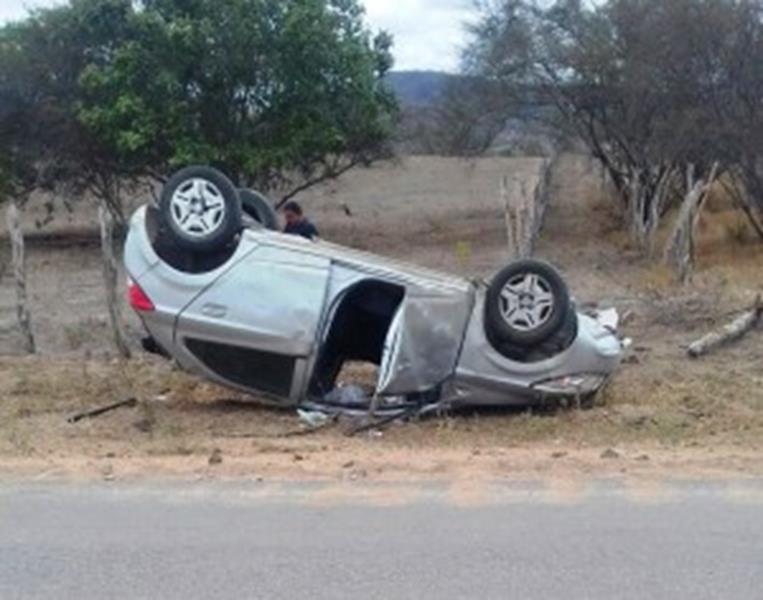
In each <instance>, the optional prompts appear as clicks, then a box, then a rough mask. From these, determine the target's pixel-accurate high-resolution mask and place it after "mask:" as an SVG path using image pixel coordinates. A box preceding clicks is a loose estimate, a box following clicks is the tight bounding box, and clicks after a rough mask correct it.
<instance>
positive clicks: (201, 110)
mask: <svg viewBox="0 0 763 600" xmlns="http://www.w3.org/2000/svg"><path fill="white" fill-rule="evenodd" d="M362 14H363V13H362V9H361V8H360V6H359V5H358V4H357V2H355V1H354V0H290V1H286V2H284V1H275V0H230V1H228V2H224V3H220V2H215V1H212V0H193V1H185V0H154V1H147V2H144V3H143V6H142V8H135V9H134V10H133V11H132V12H131V13H130V14H129V16H128V18H127V23H128V28H129V34H128V36H127V39H126V40H125V41H124V43H121V44H120V45H119V46H118V47H116V48H115V49H114V52H113V55H112V56H110V57H109V59H108V60H106V61H91V63H90V64H89V65H88V66H87V67H86V68H85V70H84V71H83V74H82V78H81V83H82V87H83V92H84V93H83V97H82V98H83V101H82V104H81V106H80V110H79V113H78V117H79V119H80V120H81V122H82V123H83V124H84V125H85V126H86V128H87V130H88V131H89V132H90V133H91V134H92V135H93V136H95V137H96V138H97V139H98V140H100V141H102V142H103V143H104V144H106V145H107V146H108V147H109V148H111V149H113V150H114V151H116V152H117V153H118V154H119V155H120V156H121V157H122V159H123V161H124V162H126V163H128V164H132V165H134V166H135V168H136V169H137V170H141V168H142V169H143V170H145V171H146V172H147V173H149V174H153V175H159V176H162V175H165V174H166V173H167V172H168V171H169V170H172V169H175V168H177V167H179V166H181V165H186V164H189V163H207V164H212V165H214V166H217V167H219V168H220V169H222V170H223V171H224V172H226V174H228V176H230V177H231V178H232V179H233V180H234V181H235V182H236V183H238V184H239V185H242V186H254V187H257V188H260V189H263V190H269V189H273V188H280V189H284V188H285V189H287V190H288V191H287V193H286V194H285V197H284V199H285V198H288V197H290V196H292V195H293V194H294V193H296V191H299V190H302V189H306V188H307V187H309V186H310V185H313V184H314V183H316V182H318V181H321V180H323V179H326V178H329V177H336V176H338V175H339V174H341V173H343V172H344V171H346V170H348V169H350V168H352V167H354V166H356V165H358V164H364V163H368V162H370V161H372V160H373V159H375V158H377V157H378V156H380V155H381V154H383V153H384V152H385V151H386V142H387V140H388V138H389V136H390V133H391V130H392V125H393V120H394V117H395V114H396V103H395V100H394V97H393V96H392V94H391V93H390V92H389V91H388V90H387V89H386V88H385V87H384V86H383V85H382V83H381V79H382V77H383V76H384V75H385V73H386V72H387V70H388V69H389V68H390V67H391V64H392V61H391V57H390V53H389V50H390V45H391V38H390V37H389V36H387V35H386V34H380V35H378V36H376V37H375V38H371V36H370V34H369V32H368V31H367V30H366V29H365V27H364V25H363V21H362Z"/></svg>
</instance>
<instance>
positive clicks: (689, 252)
mask: <svg viewBox="0 0 763 600" xmlns="http://www.w3.org/2000/svg"><path fill="white" fill-rule="evenodd" d="M717 174H718V163H715V164H714V165H713V167H712V169H711V170H710V174H709V175H708V177H707V179H695V177H694V165H689V166H688V167H687V168H686V190H687V191H686V196H685V198H684V201H683V204H682V205H681V210H680V211H679V213H678V219H677V221H676V225H675V228H674V229H673V233H672V235H671V236H670V239H669V241H668V245H667V247H666V251H665V258H666V260H667V262H669V263H671V264H672V265H673V267H674V268H675V270H676V274H677V276H678V280H679V281H680V282H681V283H682V284H684V283H686V282H688V281H689V280H690V279H691V276H692V273H693V272H694V261H695V242H694V238H695V236H694V233H695V230H696V228H697V224H698V223H699V218H700V215H701V214H702V208H703V206H704V204H705V199H706V198H707V194H708V192H709V191H710V187H711V186H712V184H713V182H714V181H715V178H716V177H717Z"/></svg>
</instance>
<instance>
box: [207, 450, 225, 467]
mask: <svg viewBox="0 0 763 600" xmlns="http://www.w3.org/2000/svg"><path fill="white" fill-rule="evenodd" d="M207 462H209V465H210V466H214V465H219V464H222V462H223V451H222V450H220V448H215V449H214V450H213V451H212V454H210V456H209V460H208V461H207Z"/></svg>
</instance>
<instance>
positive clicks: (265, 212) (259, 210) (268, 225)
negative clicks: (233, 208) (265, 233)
mask: <svg viewBox="0 0 763 600" xmlns="http://www.w3.org/2000/svg"><path fill="white" fill-rule="evenodd" d="M238 195H239V198H241V210H242V211H243V213H244V215H245V216H247V217H249V218H251V219H254V220H255V221H257V222H258V223H259V224H260V225H262V226H263V227H264V228H265V229H270V230H271V231H278V215H277V213H276V210H275V208H273V205H272V204H271V202H270V201H269V200H268V199H267V198H266V197H265V196H263V195H262V194H260V193H259V192H256V191H254V190H247V189H240V190H239V191H238Z"/></svg>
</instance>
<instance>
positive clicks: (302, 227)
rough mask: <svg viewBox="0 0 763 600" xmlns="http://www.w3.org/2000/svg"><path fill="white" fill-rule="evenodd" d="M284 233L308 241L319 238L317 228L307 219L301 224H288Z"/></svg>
mask: <svg viewBox="0 0 763 600" xmlns="http://www.w3.org/2000/svg"><path fill="white" fill-rule="evenodd" d="M283 232H284V233H290V234H292V235H301V236H302V237H304V238H307V239H308V240H312V239H313V238H315V237H318V230H317V229H316V228H315V225H313V224H312V223H311V222H310V221H308V220H307V219H302V220H301V221H300V222H299V223H287V224H286V227H284V230H283Z"/></svg>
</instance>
